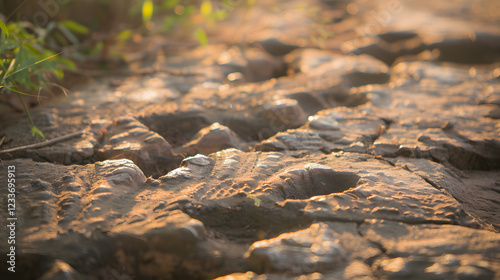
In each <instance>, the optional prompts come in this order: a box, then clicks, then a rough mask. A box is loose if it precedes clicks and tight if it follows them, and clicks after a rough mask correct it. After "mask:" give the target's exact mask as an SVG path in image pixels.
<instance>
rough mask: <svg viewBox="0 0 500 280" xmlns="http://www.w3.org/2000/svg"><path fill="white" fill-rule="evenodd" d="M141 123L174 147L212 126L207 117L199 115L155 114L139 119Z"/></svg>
mask: <svg viewBox="0 0 500 280" xmlns="http://www.w3.org/2000/svg"><path fill="white" fill-rule="evenodd" d="M139 121H140V122H142V123H143V124H144V125H146V126H147V127H149V129H151V130H153V131H154V132H156V133H158V134H159V135H161V136H162V137H163V138H165V140H167V141H168V143H170V144H171V145H172V147H176V146H180V145H182V144H184V143H186V142H188V141H189V140H190V139H191V138H192V137H193V136H194V135H195V134H196V132H198V131H199V130H201V129H202V128H205V127H207V126H209V125H210V124H211V123H210V122H209V121H208V120H207V119H206V118H205V117H203V116H200V115H197V114H184V115H181V114H177V115H173V114H168V115H163V116H159V115H154V114H153V115H150V116H148V117H142V118H139Z"/></svg>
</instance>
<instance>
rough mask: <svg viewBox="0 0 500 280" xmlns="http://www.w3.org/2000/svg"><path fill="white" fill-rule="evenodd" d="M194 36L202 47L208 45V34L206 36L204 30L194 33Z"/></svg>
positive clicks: (197, 30)
mask: <svg viewBox="0 0 500 280" xmlns="http://www.w3.org/2000/svg"><path fill="white" fill-rule="evenodd" d="M194 36H195V37H196V40H198V42H200V45H202V46H206V45H208V38H207V34H205V31H203V29H201V28H198V29H196V31H195V32H194Z"/></svg>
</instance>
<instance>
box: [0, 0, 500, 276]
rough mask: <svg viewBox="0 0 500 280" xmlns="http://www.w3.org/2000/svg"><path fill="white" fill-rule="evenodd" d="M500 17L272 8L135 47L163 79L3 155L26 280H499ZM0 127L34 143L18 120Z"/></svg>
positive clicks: (3, 181) (399, 8)
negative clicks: (201, 39) (171, 44)
mask: <svg viewBox="0 0 500 280" xmlns="http://www.w3.org/2000/svg"><path fill="white" fill-rule="evenodd" d="M257 2H259V1H257ZM498 10H499V9H498V4H497V3H496V2H495V1H489V0H483V1H478V2H474V3H472V2H471V3H469V2H467V1H454V2H453V3H451V2H450V3H448V2H446V3H445V2H442V1H441V2H440V1H423V2H418V3H417V2H415V1H409V0H404V1H403V0H401V1H391V0H388V1H385V0H380V1H364V0H354V1H349V2H346V1H313V2H311V3H307V5H305V4H304V3H303V2H302V1H284V2H283V1H282V2H277V1H268V2H265V3H258V5H256V6H254V7H253V8H251V9H247V10H245V9H238V8H235V9H234V10H232V11H231V12H230V13H229V14H230V17H229V18H228V20H227V21H225V22H222V23H220V24H218V25H217V26H218V27H217V32H212V34H211V33H210V32H208V34H209V35H210V42H211V43H213V44H211V45H209V46H207V47H204V48H202V47H199V48H183V49H182V51H181V52H178V53H169V52H168V51H166V50H165V51H163V50H161V51H159V50H158V49H155V50H154V51H151V50H147V51H150V52H151V53H155V54H156V56H155V57H154V59H153V60H154V61H150V59H149V57H144V56H140V55H139V53H140V52H138V53H137V54H136V53H133V54H129V56H130V57H129V59H130V61H131V62H133V67H131V68H130V69H131V70H132V71H136V70H140V69H142V68H140V67H146V68H144V69H150V70H151V72H147V73H146V74H144V73H142V74H137V75H133V74H130V75H116V76H114V75H109V77H108V76H106V77H97V78H96V79H94V80H91V81H90V82H89V83H88V84H87V85H84V86H82V87H79V88H77V89H75V90H74V91H73V92H72V93H71V95H70V96H69V98H63V99H54V100H51V101H50V102H48V103H45V104H43V105H41V106H39V107H38V108H36V109H33V110H32V115H33V119H34V121H35V123H36V125H37V127H38V128H40V129H41V130H42V131H43V132H44V134H45V135H46V136H47V138H48V139H54V138H56V137H59V136H62V135H65V134H69V133H73V132H81V133H80V134H78V135H77V136H75V137H72V138H69V139H66V140H64V141H60V142H57V143H54V144H52V145H49V146H46V147H42V148H30V149H25V150H18V151H14V152H9V153H4V152H0V158H1V159H2V165H0V172H1V174H2V176H0V186H3V187H0V196H1V197H2V200H1V202H0V206H1V207H0V208H2V209H4V210H5V209H7V207H8V205H7V204H8V202H7V195H8V193H9V190H8V188H7V187H6V186H7V185H8V182H7V176H4V175H3V174H7V168H8V166H12V165H14V166H15V167H16V173H15V175H16V178H15V179H16V190H15V195H16V216H17V224H16V226H17V228H16V238H17V239H16V250H17V251H16V258H17V266H16V279H47V280H48V279H51V280H54V279H216V278H217V279H226V280H228V279H276V280H282V279H297V280H299V279H300V280H303V279H311V280H317V279H353V280H354V279H356V280H361V279H363V280H368V279H405V280H407V279H488V280H494V279H498V278H499V277H500V255H499V252H500V250H499V248H500V235H499V234H500V233H499V232H500V216H499V213H500V206H499V205H500V192H499V188H500V172H499V170H500V140H499V139H500V138H499V135H500V80H499V77H500V64H499V63H498V62H499V61H500V54H499V49H500V48H499V44H500V43H499V42H500V41H499V40H500V39H499V38H500V30H499V28H498V27H499V26H500V21H499V20H498V15H499V14H498ZM144 40H149V39H148V38H144ZM135 56H137V57H135ZM150 56H151V54H150ZM137 67H139V68H137ZM164 67H167V68H168V71H163V72H162V71H157V69H162V68H164ZM155 69H156V70H155ZM20 128H23V129H20ZM24 128H26V129H24ZM0 133H1V134H0V140H1V139H2V138H3V136H5V139H3V144H2V146H1V148H0V149H2V150H4V149H9V148H14V147H17V146H21V145H24V144H31V143H32V140H31V138H30V136H29V123H28V120H26V118H15V119H13V120H9V122H6V123H5V124H4V123H2V130H0ZM30 141H31V142H30ZM0 217H1V219H0V220H1V221H2V222H3V223H4V224H7V222H8V221H7V219H6V218H7V217H8V216H7V212H5V215H4V214H2V215H0ZM9 234H10V232H9V230H8V228H7V227H5V226H3V227H1V228H0V236H2V241H1V242H2V244H3V245H2V246H0V251H1V254H0V256H2V257H0V260H1V261H2V263H4V264H5V263H6V257H7V252H8V250H9V249H10V248H8V247H7V244H6V239H3V238H4V237H7V236H9ZM0 278H1V279H11V278H12V275H11V274H9V273H8V272H7V270H6V269H4V268H3V266H2V270H1V271H0Z"/></svg>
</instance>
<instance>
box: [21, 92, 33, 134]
mask: <svg viewBox="0 0 500 280" xmlns="http://www.w3.org/2000/svg"><path fill="white" fill-rule="evenodd" d="M17 96H19V99H21V102H22V103H23V106H24V110H25V111H26V114H27V115H28V118H29V119H30V122H31V126H32V127H35V123H34V122H33V119H32V118H31V115H30V112H29V111H28V107H26V103H24V100H23V97H22V96H21V94H20V93H17Z"/></svg>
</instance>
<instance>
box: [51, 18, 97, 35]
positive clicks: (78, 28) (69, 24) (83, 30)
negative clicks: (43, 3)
mask: <svg viewBox="0 0 500 280" xmlns="http://www.w3.org/2000/svg"><path fill="white" fill-rule="evenodd" d="M59 24H61V25H63V26H65V27H66V28H68V29H69V30H71V31H73V32H75V33H79V34H89V32H90V30H89V29H88V27H86V26H83V25H81V24H79V23H77V22H75V21H72V20H63V21H61V22H60V23H59Z"/></svg>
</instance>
